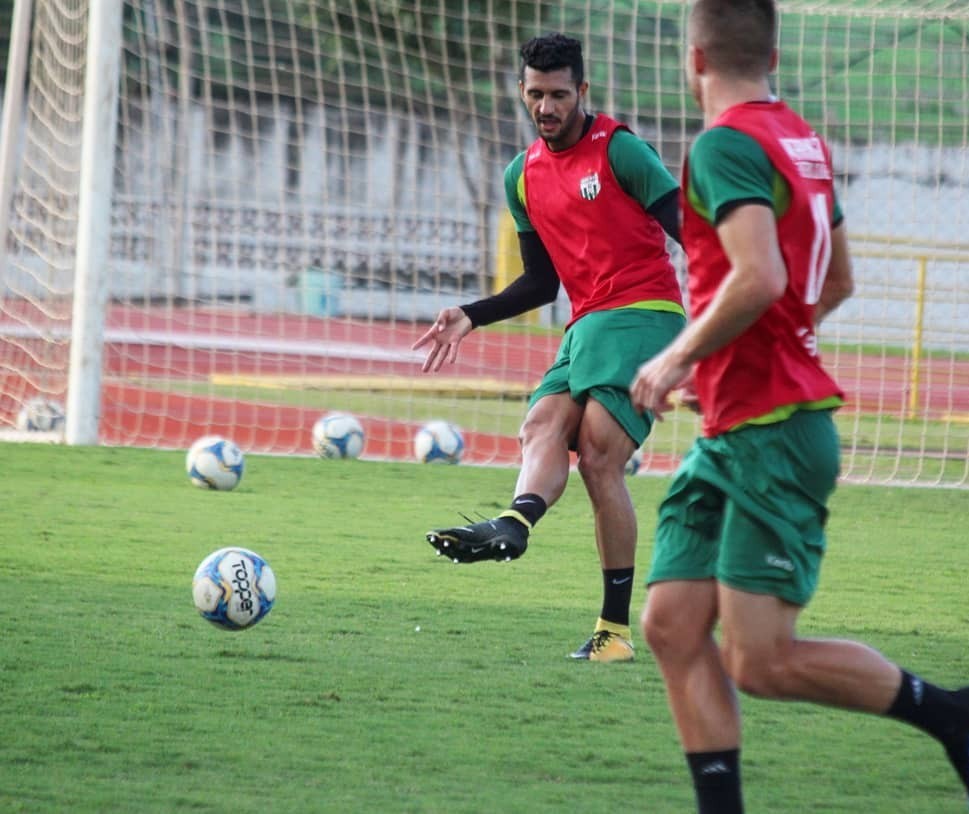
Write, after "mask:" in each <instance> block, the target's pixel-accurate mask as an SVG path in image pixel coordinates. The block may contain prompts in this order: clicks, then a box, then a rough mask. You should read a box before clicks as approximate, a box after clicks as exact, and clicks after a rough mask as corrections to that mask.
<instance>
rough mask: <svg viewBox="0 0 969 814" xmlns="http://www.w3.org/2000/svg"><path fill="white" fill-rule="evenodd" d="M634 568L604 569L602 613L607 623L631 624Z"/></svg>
mask: <svg viewBox="0 0 969 814" xmlns="http://www.w3.org/2000/svg"><path fill="white" fill-rule="evenodd" d="M634 570H635V569H633V568H603V569H602V613H601V614H599V615H600V616H601V617H602V618H603V619H604V620H605V621H607V622H613V623H615V624H617V625H628V624H629V602H630V600H631V599H632V597H633V572H634Z"/></svg>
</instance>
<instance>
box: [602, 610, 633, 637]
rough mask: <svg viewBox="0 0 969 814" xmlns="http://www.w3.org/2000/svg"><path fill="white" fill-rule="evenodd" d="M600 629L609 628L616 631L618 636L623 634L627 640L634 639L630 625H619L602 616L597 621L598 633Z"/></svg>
mask: <svg viewBox="0 0 969 814" xmlns="http://www.w3.org/2000/svg"><path fill="white" fill-rule="evenodd" d="M600 630H608V631H609V632H610V633H615V634H616V635H617V636H622V637H623V638H624V639H625V640H626V641H627V642H628V641H631V640H632V634H631V633H630V630H629V625H618V624H616V623H615V622H607V621H606V620H605V619H603V618H602V617H601V616H600V617H599V619H598V621H597V622H596V633H598V632H599V631H600Z"/></svg>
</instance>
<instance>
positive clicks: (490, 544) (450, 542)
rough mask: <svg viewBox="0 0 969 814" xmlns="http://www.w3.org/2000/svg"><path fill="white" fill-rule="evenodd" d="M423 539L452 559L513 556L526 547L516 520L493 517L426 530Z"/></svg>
mask: <svg viewBox="0 0 969 814" xmlns="http://www.w3.org/2000/svg"><path fill="white" fill-rule="evenodd" d="M427 542H429V543H430V544H431V545H432V546H434V548H435V549H436V550H437V553H438V554H439V555H443V556H445V557H447V558H448V559H450V560H452V561H453V562H456V563H457V562H482V561H484V560H494V561H496V562H509V561H510V560H517V559H518V558H519V557H520V556H521V555H522V554H524V553H525V549H526V548H528V532H527V531H525V529H524V527H523V526H522V524H521V523H519V522H518V521H517V520H513V519H512V518H510V517H496V518H495V519H494V520H483V521H481V522H480V523H472V524H471V525H468V526H458V527H456V528H453V529H438V530H437V531H429V532H427Z"/></svg>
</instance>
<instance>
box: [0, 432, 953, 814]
mask: <svg viewBox="0 0 969 814" xmlns="http://www.w3.org/2000/svg"><path fill="white" fill-rule="evenodd" d="M0 459H2V461H3V469H4V475H5V478H4V489H3V512H2V515H0V540H2V541H3V549H2V550H3V557H2V558H0V591H2V596H3V605H2V607H3V610H2V620H3V625H2V642H3V643H2V647H0V698H2V703H0V731H2V732H3V735H4V736H3V738H2V739H0V811H3V812H72V813H74V812H134V811H137V812H176V811H192V812H229V811H232V812H265V811H272V812H322V811H326V812H468V813H469V814H472V813H473V814H478V813H479V812H529V814H538V813H539V812H615V811H646V812H650V813H651V814H666V813H667V812H669V814H674V813H675V814H684V812H688V811H691V810H692V808H691V806H692V792H691V790H690V787H689V783H688V779H687V773H686V769H685V766H684V762H683V758H682V755H681V754H680V750H679V748H678V745H677V742H676V738H675V734H674V730H673V727H672V724H671V722H670V718H669V715H668V712H667V709H666V705H665V699H664V694H663V688H662V683H661V680H660V677H659V675H658V672H657V669H656V667H655V665H654V663H653V661H652V659H651V658H650V656H649V654H648V652H647V651H646V648H645V647H644V646H642V645H641V646H640V647H639V656H638V660H637V662H636V663H635V664H633V665H595V664H575V663H571V662H569V661H568V660H567V659H566V658H565V654H566V653H567V652H568V651H569V650H570V649H572V648H573V647H574V646H576V645H577V644H579V643H580V642H581V641H582V640H583V639H584V638H585V637H586V636H587V635H588V633H589V632H590V627H591V625H592V623H593V622H594V619H595V616H596V613H597V610H598V602H599V590H600V576H599V573H598V566H597V561H596V557H595V553H594V551H593V545H592V542H591V540H592V529H591V516H590V513H589V510H588V506H587V501H586V498H585V496H584V494H583V492H582V488H581V484H580V483H579V482H578V481H574V482H572V483H571V484H570V486H569V489H568V491H567V492H566V495H565V497H564V498H563V500H562V501H561V502H560V504H559V505H558V506H556V507H555V509H554V510H553V511H552V512H551V513H550V514H549V515H548V516H547V518H546V519H545V520H543V522H542V524H541V525H540V526H539V527H538V529H537V530H536V532H535V534H534V536H533V544H532V546H531V548H530V549H529V552H528V553H527V554H526V556H525V557H524V558H523V559H522V560H520V561H518V562H515V563H511V564H508V565H504V564H502V565H499V564H493V563H483V564H480V565H475V566H454V565H451V564H450V563H448V562H446V561H444V560H443V559H442V558H436V557H435V556H434V553H433V551H432V549H431V548H430V547H429V546H428V545H427V544H426V543H424V542H423V532H424V531H425V530H426V529H427V528H429V527H432V526H435V525H439V524H446V523H450V522H452V521H455V520H457V519H458V516H459V515H458V513H459V512H461V511H466V512H469V513H472V512H480V513H482V514H490V513H492V512H493V511H494V510H495V509H496V508H498V507H501V506H503V505H504V504H505V502H506V501H507V499H508V497H509V495H510V490H511V489H512V486H513V483H514V476H515V473H514V472H513V471H510V470H500V469H486V468H476V467H467V466H463V467H462V466H459V467H431V466H420V465H416V464H386V463H376V462H324V461H319V460H314V459H308V458H279V457H276V458H274V457H261V456H255V455H251V456H249V457H248V459H247V472H246V475H245V478H244V479H243V481H242V483H241V485H240V486H239V487H238V488H237V489H236V490H235V491H234V492H231V493H209V492H203V491H201V490H197V489H194V488H193V487H192V486H190V485H189V483H188V480H187V478H186V477H185V474H184V469H183V454H182V453H180V452H161V451H150V450H135V449H103V448H88V449H84V448H65V447H54V446H33V445H30V446H27V445H25V446H18V445H11V444H5V445H0ZM665 485H666V481H665V480H663V479H659V478H649V477H637V478H633V479H631V480H630V488H631V490H632V492H633V496H634V499H635V502H636V504H637V506H638V507H639V508H640V512H641V523H642V528H643V533H642V545H641V549H640V563H639V568H640V573H643V572H644V571H645V567H646V563H647V562H648V557H649V551H650V540H651V524H652V518H653V513H654V509H655V506H656V503H657V501H658V500H659V498H660V496H661V494H662V492H663V489H664V487H665ZM833 511H834V515H833V519H832V522H831V538H832V543H831V548H830V552H829V555H828V559H827V562H826V565H825V572H824V577H823V580H822V588H821V591H820V592H819V595H818V596H817V598H816V600H815V602H814V603H813V604H812V606H811V608H810V609H809V610H808V611H807V612H806V614H805V618H804V624H803V631H804V632H805V633H807V634H812V635H824V636H847V637H861V638H864V639H865V640H867V641H868V642H870V643H871V644H873V645H875V646H877V647H879V648H881V649H882V650H883V651H884V652H886V653H887V654H888V655H889V656H891V657H893V658H895V659H898V660H899V661H900V662H902V663H903V664H905V665H906V666H908V667H909V668H911V669H913V670H916V671H918V672H921V673H922V674H923V675H925V676H926V677H927V678H929V679H932V680H936V681H938V682H939V683H942V684H946V685H954V684H958V683H967V680H969V651H967V649H966V641H967V629H969V609H967V608H969V606H967V601H966V566H967V560H969V557H967V554H966V548H965V539H964V536H965V527H966V522H967V520H969V503H967V495H966V493H965V492H958V491H933V490H916V489H912V490H898V489H888V488H862V487H852V486H844V487H842V488H841V489H839V491H838V493H837V494H836V497H835V499H834V505H833ZM228 544H240V545H246V546H249V547H251V548H253V549H255V550H256V551H258V552H260V553H261V554H262V555H263V556H265V557H266V558H267V559H268V560H269V562H270V563H271V565H272V566H273V568H274V570H275V572H276V575H277V578H278V581H279V598H278V602H277V606H276V608H275V609H274V610H273V611H272V613H271V614H270V615H269V617H268V618H267V619H266V620H265V621H264V622H262V623H261V624H260V625H259V626H258V627H256V628H253V629H252V630H248V631H244V632H241V633H227V632H223V631H220V630H218V629H216V628H214V627H213V626H211V625H209V624H208V623H206V622H204V621H203V620H202V619H201V618H200V617H199V616H198V615H197V613H196V612H195V610H194V608H193V607H192V602H191V578H192V574H193V572H194V570H195V567H196V565H197V564H198V562H199V561H200V560H201V559H202V558H203V557H204V556H205V555H206V554H208V553H209V552H210V551H211V550H213V549H215V548H218V547H221V546H224V545H228ZM643 594H644V589H639V590H638V591H637V595H636V598H635V605H636V608H637V612H638V607H639V606H640V605H641V603H642V598H643ZM637 641H638V639H637ZM743 710H744V714H745V716H746V738H747V741H746V744H745V750H744V758H745V759H744V774H745V779H746V787H747V801H748V810H749V811H751V812H770V814H804V812H807V811H811V812H829V813H831V814H834V813H836V812H837V813H838V814H841V813H843V814H849V813H850V814H853V813H854V812H878V813H879V814H882V812H902V813H903V814H946V812H952V814H955V812H964V811H965V803H964V800H963V797H962V795H961V794H960V792H959V788H958V784H957V781H956V778H955V776H954V775H953V774H952V772H951V770H950V769H949V767H948V764H947V763H946V761H945V758H944V756H943V754H942V751H941V749H940V748H939V747H938V746H937V745H936V744H935V743H934V742H932V741H930V740H929V739H928V738H926V737H924V736H921V735H919V734H918V733H916V732H915V731H914V730H910V729H908V728H906V727H904V726H901V725H899V724H895V723H889V722H886V721H883V720H879V719H877V718H873V717H864V716H859V715H851V714H848V713H844V712H840V711H833V710H827V709H821V708H815V707H811V706H808V705H803V704H790V705H784V704H778V703H772V702H765V701H756V700H751V699H744V700H743Z"/></svg>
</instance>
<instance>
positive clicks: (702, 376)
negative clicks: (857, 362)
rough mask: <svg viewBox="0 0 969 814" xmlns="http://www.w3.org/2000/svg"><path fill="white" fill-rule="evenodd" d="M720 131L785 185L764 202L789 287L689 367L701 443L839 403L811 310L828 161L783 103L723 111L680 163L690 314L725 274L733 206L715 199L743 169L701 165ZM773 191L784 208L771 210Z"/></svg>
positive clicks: (828, 186)
mask: <svg viewBox="0 0 969 814" xmlns="http://www.w3.org/2000/svg"><path fill="white" fill-rule="evenodd" d="M722 129H727V130H730V131H738V132H739V133H742V134H745V135H746V136H748V137H749V138H750V139H752V140H753V141H754V142H756V144H757V145H759V147H760V149H761V150H762V151H763V153H764V154H765V155H766V156H767V159H768V160H769V162H770V164H771V165H772V167H773V169H774V171H776V173H777V174H778V176H779V177H780V179H782V181H783V183H781V184H777V183H773V184H772V186H773V188H774V189H773V191H772V192H771V198H770V199H769V200H768V202H769V203H771V204H772V205H773V206H774V211H775V216H776V218H777V221H776V223H777V237H778V243H779V245H780V249H781V255H782V256H783V258H784V263H785V265H786V268H787V275H788V284H787V290H786V291H785V292H784V294H783V296H782V297H781V298H780V299H779V300H778V301H776V302H775V303H773V304H772V305H771V307H770V308H768V310H767V311H766V312H765V313H764V314H762V315H761V317H760V318H759V319H758V320H757V321H756V322H755V323H754V324H753V325H752V326H751V327H750V328H748V329H747V330H746V331H745V332H744V333H742V334H741V335H740V336H738V337H737V338H736V339H734V340H733V341H731V342H729V343H728V344H727V345H725V346H724V347H722V348H720V349H719V350H717V351H715V352H714V353H712V354H711V355H709V356H708V357H706V358H705V359H703V360H701V361H700V362H699V363H698V364H697V366H696V371H695V374H696V389H697V396H698V398H699V400H700V406H701V407H702V410H703V432H704V434H705V435H707V436H714V435H719V434H720V433H723V432H727V431H729V430H731V429H733V428H735V427H737V426H740V425H742V424H745V423H749V422H751V421H756V420H758V419H763V418H765V417H769V416H772V415H777V416H778V417H780V416H782V415H783V414H784V412H785V411H784V410H783V408H796V407H798V406H802V405H803V406H811V407H817V406H829V405H834V404H839V403H840V401H841V399H842V397H843V396H842V393H841V390H840V389H839V388H838V385H837V384H836V383H835V381H834V380H833V379H832V378H831V377H830V376H829V375H828V374H827V373H826V372H825V370H824V369H823V367H822V366H821V361H820V358H819V356H818V351H817V339H816V337H815V333H814V307H815V304H816V303H817V301H818V298H819V297H820V294H821V287H822V285H823V283H824V277H825V274H826V273H827V269H828V264H829V261H830V258H831V223H832V219H833V218H834V217H835V199H834V190H833V174H832V169H831V158H830V155H829V153H828V148H827V145H825V144H824V142H823V141H822V140H821V139H820V138H819V137H818V136H817V134H815V133H814V131H813V130H812V129H811V128H810V126H809V125H808V124H807V123H806V122H805V121H804V120H803V119H802V118H801V117H800V116H798V115H797V114H796V113H794V112H793V111H792V110H790V108H788V107H787V105H785V104H784V103H783V102H766V103H765V102H756V103H748V104H741V105H736V106H734V107H732V108H730V109H729V110H727V111H726V112H725V113H724V114H723V115H721V116H720V117H719V118H718V119H717V121H716V122H714V123H713V125H712V127H711V129H710V130H708V131H706V132H705V133H704V134H702V135H701V136H700V137H699V138H698V139H697V142H696V143H695V144H694V146H693V147H692V148H691V150H690V156H689V159H688V160H687V161H686V162H684V167H683V185H682V188H683V231H682V237H683V246H684V248H685V249H686V252H687V258H688V260H689V292H690V311H691V316H693V317H694V318H696V317H698V316H699V315H701V314H702V313H703V312H704V311H705V310H706V308H707V307H708V306H709V304H710V302H711V300H712V299H713V297H714V295H715V294H716V292H717V290H718V289H719V287H720V285H721V283H722V282H723V279H724V277H726V275H727V273H728V272H729V270H730V262H729V260H728V258H727V256H726V254H725V253H724V251H723V247H722V246H721V245H720V241H719V239H718V237H717V233H716V226H715V223H716V218H717V216H718V214H719V212H720V211H721V210H722V207H723V206H724V205H725V204H728V203H730V200H731V199H730V196H729V195H726V196H724V195H723V194H722V190H723V188H724V187H725V186H730V185H731V181H730V178H729V174H730V173H731V172H735V171H736V167H737V166H742V165H743V160H744V158H745V157H744V156H737V158H736V160H735V161H729V160H727V161H725V160H724V158H725V156H724V155H723V151H720V152H719V157H718V161H717V162H716V163H717V165H719V166H714V165H713V162H710V161H709V157H710V156H712V155H717V154H718V153H717V151H713V150H709V149H706V148H705V146H704V145H702V144H701V141H702V140H704V139H708V144H709V140H710V139H715V138H717V135H716V134H717V131H719V130H722ZM708 144H707V146H708ZM698 148H699V149H698ZM694 164H696V166H693V165H694ZM724 176H726V177H724ZM698 179H699V182H697V180H698ZM718 187H719V192H718ZM780 193H783V197H784V200H783V205H782V206H780V207H778V206H777V205H776V203H777V197H778V195H779V194H780ZM732 200H733V201H734V202H735V203H746V202H750V201H759V200H760V196H758V195H753V194H750V192H749V191H737V192H736V193H734V197H733V199H732Z"/></svg>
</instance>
